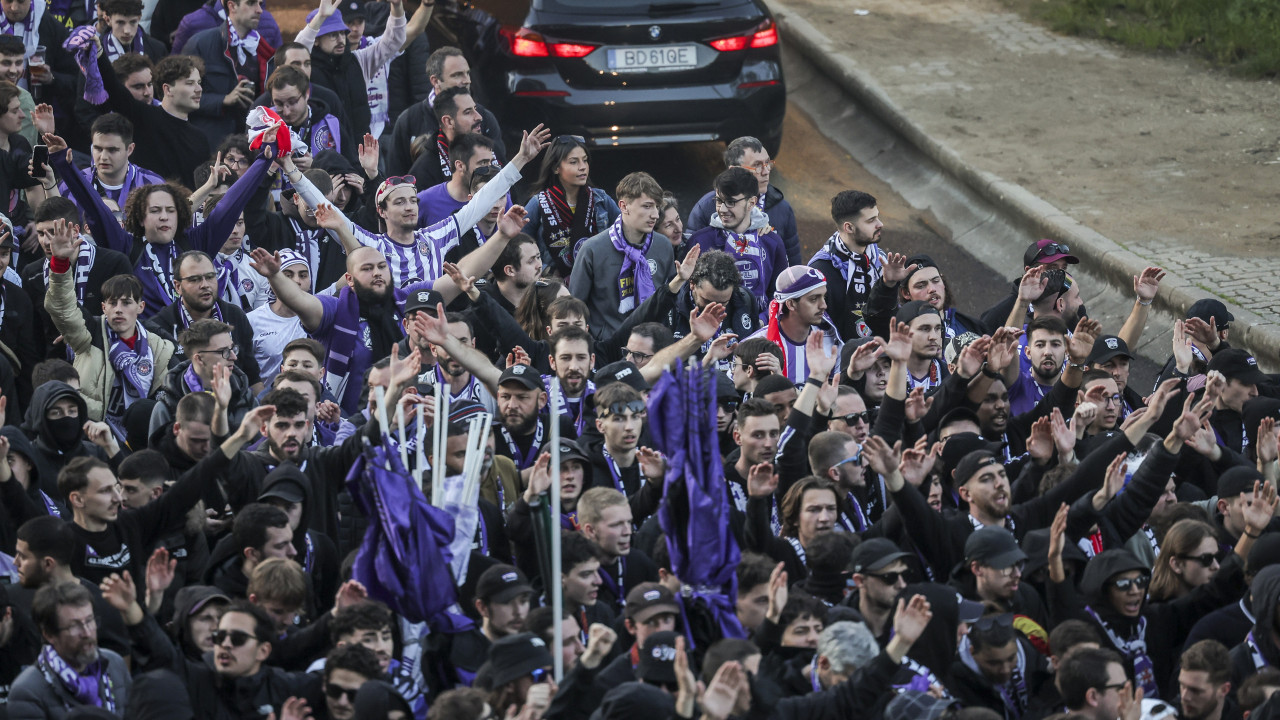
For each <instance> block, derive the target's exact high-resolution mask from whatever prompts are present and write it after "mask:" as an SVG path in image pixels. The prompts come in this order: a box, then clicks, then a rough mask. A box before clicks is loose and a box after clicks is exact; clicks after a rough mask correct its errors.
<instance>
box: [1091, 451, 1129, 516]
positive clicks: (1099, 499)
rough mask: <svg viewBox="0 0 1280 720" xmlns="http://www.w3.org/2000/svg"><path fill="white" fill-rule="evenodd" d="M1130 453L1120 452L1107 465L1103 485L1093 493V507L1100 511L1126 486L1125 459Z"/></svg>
mask: <svg viewBox="0 0 1280 720" xmlns="http://www.w3.org/2000/svg"><path fill="white" fill-rule="evenodd" d="M1126 457H1128V453H1120V454H1119V455H1117V456H1115V458H1113V459H1112V460H1111V462H1110V463H1109V464H1108V465H1107V474H1106V477H1105V479H1104V480H1103V481H1102V487H1100V488H1098V492H1096V493H1094V495H1093V509H1094V510H1097V511H1099V512H1101V511H1102V508H1104V507H1106V505H1107V503H1109V502H1111V500H1112V498H1114V497H1115V496H1116V495H1118V494H1119V493H1120V490H1121V489H1122V488H1123V487H1124V460H1125V458H1126Z"/></svg>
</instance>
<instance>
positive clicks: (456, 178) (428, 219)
mask: <svg viewBox="0 0 1280 720" xmlns="http://www.w3.org/2000/svg"><path fill="white" fill-rule="evenodd" d="M447 154H448V157H449V163H450V165H451V168H450V169H451V170H452V174H450V175H449V178H448V179H447V180H445V181H443V182H441V183H439V184H437V185H432V186H430V187H428V188H427V189H426V190H423V191H422V192H420V193H418V223H419V224H420V225H421V226H422V227H427V226H428V225H434V224H436V223H438V222H440V221H441V220H443V219H445V218H447V217H449V216H450V215H452V214H454V213H456V212H458V211H459V210H461V209H462V208H463V207H464V206H465V205H466V204H467V201H468V200H470V199H471V194H472V192H474V191H473V190H472V189H471V178H472V175H474V174H475V172H476V171H477V170H480V169H481V168H486V167H493V166H495V165H497V164H498V158H497V156H496V155H494V153H493V141H492V140H490V139H489V138H487V137H485V136H483V135H481V134H480V133H477V132H471V131H463V132H460V133H455V134H454V135H453V138H452V139H451V140H450V141H449V145H448V151H447ZM415 177H416V176H415Z"/></svg>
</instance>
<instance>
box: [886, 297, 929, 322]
mask: <svg viewBox="0 0 1280 720" xmlns="http://www.w3.org/2000/svg"><path fill="white" fill-rule="evenodd" d="M931 314H932V315H939V314H940V313H939V312H938V308H936V307H934V306H932V305H930V304H929V303H927V302H925V301H923V300H912V301H910V302H905V303H903V304H902V307H900V308H898V312H897V313H895V314H894V316H893V319H894V320H897V321H898V322H900V323H906V324H908V325H910V324H911V321H912V320H915V319H916V318H918V317H920V316H921V315H931Z"/></svg>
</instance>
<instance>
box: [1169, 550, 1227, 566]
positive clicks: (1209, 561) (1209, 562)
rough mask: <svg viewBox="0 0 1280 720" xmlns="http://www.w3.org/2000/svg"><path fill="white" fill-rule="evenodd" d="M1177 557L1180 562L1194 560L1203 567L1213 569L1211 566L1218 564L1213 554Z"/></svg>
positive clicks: (1180, 555)
mask: <svg viewBox="0 0 1280 720" xmlns="http://www.w3.org/2000/svg"><path fill="white" fill-rule="evenodd" d="M1177 557H1178V559H1180V560H1194V561H1196V562H1198V563H1200V564H1201V565H1203V566H1205V567H1213V564H1214V563H1216V562H1218V556H1217V554H1215V553H1205V554H1203V555H1182V554H1179V555H1178V556H1177Z"/></svg>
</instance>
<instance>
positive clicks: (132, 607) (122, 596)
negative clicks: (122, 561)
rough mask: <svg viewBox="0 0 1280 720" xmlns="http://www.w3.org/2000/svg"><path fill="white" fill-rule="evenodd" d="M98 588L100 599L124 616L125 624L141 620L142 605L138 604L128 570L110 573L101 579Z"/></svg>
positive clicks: (134, 623)
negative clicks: (100, 592)
mask: <svg viewBox="0 0 1280 720" xmlns="http://www.w3.org/2000/svg"><path fill="white" fill-rule="evenodd" d="M98 589H99V590H101V591H102V599H104V600H106V601H107V602H108V603H109V604H110V605H111V607H113V608H115V609H116V610H119V611H120V614H121V615H123V616H124V622H125V624H126V625H137V624H138V623H140V622H142V620H143V617H144V615H143V612H142V606H141V605H139V604H138V591H137V589H136V588H135V587H134V585H133V578H131V577H129V571H128V570H125V571H124V572H123V573H111V575H110V576H109V577H108V578H107V579H105V580H103V581H102V584H101V585H99V586H98Z"/></svg>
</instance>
